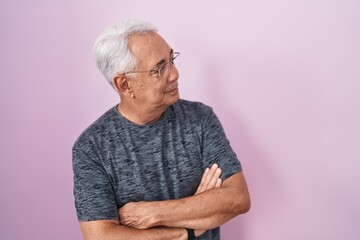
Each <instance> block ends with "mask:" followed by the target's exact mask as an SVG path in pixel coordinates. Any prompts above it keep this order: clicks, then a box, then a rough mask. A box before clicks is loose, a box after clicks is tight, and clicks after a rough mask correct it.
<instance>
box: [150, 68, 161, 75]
mask: <svg viewBox="0 0 360 240" xmlns="http://www.w3.org/2000/svg"><path fill="white" fill-rule="evenodd" d="M159 70H160V69H153V70H150V75H151V76H156V75H157V74H158V73H159Z"/></svg>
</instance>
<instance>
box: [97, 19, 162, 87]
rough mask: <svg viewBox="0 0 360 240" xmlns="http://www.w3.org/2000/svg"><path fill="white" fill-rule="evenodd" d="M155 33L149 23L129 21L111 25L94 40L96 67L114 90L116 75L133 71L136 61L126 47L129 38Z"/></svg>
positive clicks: (136, 20)
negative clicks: (134, 35) (139, 34)
mask: <svg viewBox="0 0 360 240" xmlns="http://www.w3.org/2000/svg"><path fill="white" fill-rule="evenodd" d="M157 31H158V30H157V28H156V27H155V26H154V25H153V24H151V23H149V22H145V21H143V20H139V19H130V20H125V21H120V22H117V23H113V24H111V25H110V26H108V27H106V28H105V29H104V30H103V31H102V33H101V34H100V35H99V37H98V38H97V39H96V41H95V44H94V47H93V54H94V58H95V61H96V65H97V67H98V68H99V70H100V71H101V72H102V74H103V75H104V76H105V78H106V80H107V81H108V82H109V83H110V85H111V86H112V87H113V88H114V89H116V87H115V83H114V81H113V78H114V76H115V75H116V73H124V72H128V71H133V70H134V69H135V67H136V59H135V57H134V55H133V53H132V52H131V51H130V49H129V47H128V38H129V36H130V35H131V34H135V33H146V32H157Z"/></svg>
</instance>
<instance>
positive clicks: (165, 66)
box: [122, 52, 180, 78]
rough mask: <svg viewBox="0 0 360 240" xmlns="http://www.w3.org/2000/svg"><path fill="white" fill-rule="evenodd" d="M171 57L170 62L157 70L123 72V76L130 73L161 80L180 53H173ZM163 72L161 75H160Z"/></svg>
mask: <svg viewBox="0 0 360 240" xmlns="http://www.w3.org/2000/svg"><path fill="white" fill-rule="evenodd" d="M172 54H173V57H172V58H171V59H170V62H168V63H165V64H164V65H162V66H161V67H160V68H158V69H151V70H140V71H130V72H124V73H122V74H123V75H127V74H131V73H149V74H150V75H151V76H154V75H155V74H156V76H157V77H158V78H162V77H163V76H164V73H165V70H166V69H167V68H170V67H171V66H172V65H174V64H175V63H174V60H175V59H176V58H177V57H178V56H179V55H180V52H173V53H172ZM162 71H163V73H162Z"/></svg>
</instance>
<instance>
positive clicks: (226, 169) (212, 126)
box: [203, 108, 242, 180]
mask: <svg viewBox="0 0 360 240" xmlns="http://www.w3.org/2000/svg"><path fill="white" fill-rule="evenodd" d="M205 116H207V118H206V119H205V121H204V122H203V161H204V163H205V165H206V166H207V167H210V166H211V165H212V164H214V163H217V164H218V165H219V167H220V168H221V170H222V174H221V178H222V179H223V180H225V179H227V178H228V177H230V176H232V175H233V174H235V173H238V172H240V171H242V167H241V163H240V162H239V160H238V159H237V157H236V154H235V152H234V151H233V150H232V148H231V146H230V143H229V140H228V139H227V138H226V136H225V132H224V129H223V127H222V125H221V123H220V121H219V119H218V118H217V116H216V115H215V113H214V112H213V111H212V110H211V108H209V111H208V112H207V114H206V115H205Z"/></svg>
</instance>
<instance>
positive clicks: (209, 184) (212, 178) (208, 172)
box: [195, 163, 222, 195]
mask: <svg viewBox="0 0 360 240" xmlns="http://www.w3.org/2000/svg"><path fill="white" fill-rule="evenodd" d="M220 175H221V169H220V168H219V166H218V165H217V164H216V163H215V164H213V165H212V166H211V168H210V169H209V168H206V169H205V172H204V174H203V176H202V179H201V182H200V184H199V186H198V188H197V190H196V192H195V195H196V194H199V193H202V192H205V191H207V190H210V189H213V188H218V187H221V185H222V180H221V178H220Z"/></svg>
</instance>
